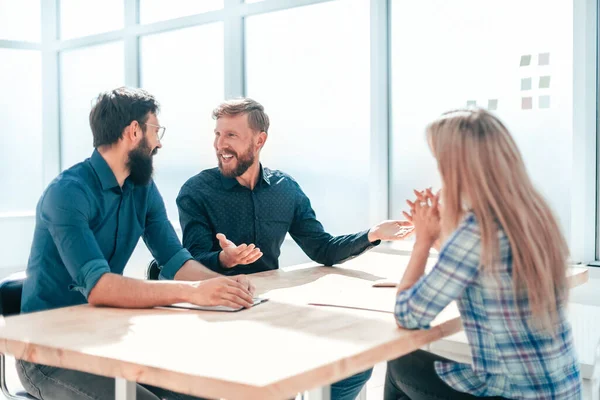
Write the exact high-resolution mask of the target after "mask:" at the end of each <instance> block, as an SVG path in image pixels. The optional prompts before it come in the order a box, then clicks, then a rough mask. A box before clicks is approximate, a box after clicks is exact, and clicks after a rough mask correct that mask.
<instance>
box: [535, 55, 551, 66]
mask: <svg viewBox="0 0 600 400" xmlns="http://www.w3.org/2000/svg"><path fill="white" fill-rule="evenodd" d="M538 65H550V53H540V54H538Z"/></svg>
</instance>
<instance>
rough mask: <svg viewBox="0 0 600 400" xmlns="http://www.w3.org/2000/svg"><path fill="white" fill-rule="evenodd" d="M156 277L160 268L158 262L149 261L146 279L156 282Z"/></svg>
mask: <svg viewBox="0 0 600 400" xmlns="http://www.w3.org/2000/svg"><path fill="white" fill-rule="evenodd" d="M158 275H160V267H159V266H158V262H157V261H156V260H152V261H150V264H148V270H147V271H146V279H148V280H151V281H157V280H158Z"/></svg>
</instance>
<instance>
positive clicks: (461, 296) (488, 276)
mask: <svg viewBox="0 0 600 400" xmlns="http://www.w3.org/2000/svg"><path fill="white" fill-rule="evenodd" d="M498 239H499V241H500V260H501V261H500V262H499V263H498V264H497V265H495V266H494V268H493V272H488V270H489V269H486V268H483V269H482V268H479V262H480V253H481V234H480V230H479V225H478V223H477V220H476V218H475V215H474V214H473V213H469V214H467V215H466V216H465V218H464V219H463V221H462V222H461V223H460V225H459V227H458V228H457V229H456V231H454V233H453V234H452V235H451V236H450V237H449V238H448V240H447V241H446V243H445V244H444V246H443V247H442V249H441V251H440V255H439V259H438V261H437V263H436V265H435V266H434V267H433V269H432V270H431V272H430V273H429V274H427V275H425V276H423V277H421V279H420V280H419V281H418V282H417V283H416V284H415V285H413V287H411V288H410V289H407V290H404V291H402V292H400V293H399V294H398V297H397V300H396V307H395V314H396V319H397V320H398V323H399V324H400V325H401V326H403V327H405V328H409V329H418V328H427V327H429V324H430V322H431V321H432V320H433V319H434V318H435V317H436V316H437V315H438V314H439V313H440V312H441V311H442V310H443V309H444V308H445V307H446V306H447V305H448V304H449V303H450V302H452V301H454V300H456V302H457V304H458V309H459V311H460V315H461V319H462V323H463V327H464V329H465V333H466V335H467V339H468V341H469V346H470V348H471V356H472V365H469V364H461V363H458V362H436V364H435V370H436V371H437V374H438V375H439V377H440V378H441V379H442V380H443V381H444V382H446V384H448V385H449V386H450V387H452V388H454V389H455V390H458V391H460V392H465V393H470V394H473V395H475V396H502V397H506V398H511V399H580V398H581V377H580V372H579V364H578V361H577V356H576V354H575V349H574V346H573V338H572V334H571V327H570V325H569V323H568V322H567V319H566V315H565V310H564V308H563V307H561V308H560V310H559V323H558V327H557V331H556V332H557V333H556V335H555V336H554V337H553V336H552V335H550V334H548V333H546V332H543V331H540V330H539V329H536V328H535V327H534V326H533V324H532V321H531V319H530V318H527V316H531V310H530V307H529V302H528V300H527V298H526V297H525V298H519V299H518V300H517V302H518V304H519V308H521V309H522V313H521V314H520V313H519V310H518V308H517V307H516V306H515V296H514V290H513V279H512V253H511V249H510V245H509V242H508V238H507V237H506V235H505V234H504V232H503V231H502V230H500V231H499V232H498ZM522 297H523V296H522Z"/></svg>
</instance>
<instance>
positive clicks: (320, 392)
mask: <svg viewBox="0 0 600 400" xmlns="http://www.w3.org/2000/svg"><path fill="white" fill-rule="evenodd" d="M302 398H303V399H308V400H331V386H330V385H325V386H321V387H320V388H316V389H313V390H309V391H306V392H304V396H302Z"/></svg>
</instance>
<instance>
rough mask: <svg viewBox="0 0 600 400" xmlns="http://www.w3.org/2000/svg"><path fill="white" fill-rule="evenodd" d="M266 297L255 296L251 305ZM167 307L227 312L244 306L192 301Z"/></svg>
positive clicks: (238, 309) (263, 300)
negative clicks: (206, 304)
mask: <svg viewBox="0 0 600 400" xmlns="http://www.w3.org/2000/svg"><path fill="white" fill-rule="evenodd" d="M267 300H268V299H265V298H261V297H255V298H254V303H253V304H252V306H253V307H254V306H255V305H257V304H260V303H264V302H265V301H267ZM167 307H173V308H186V309H189V310H202V311H229V312H233V311H240V310H241V309H243V308H244V307H241V306H240V307H236V308H233V307H226V306H197V305H195V304H192V303H175V304H171V305H170V306H167Z"/></svg>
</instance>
